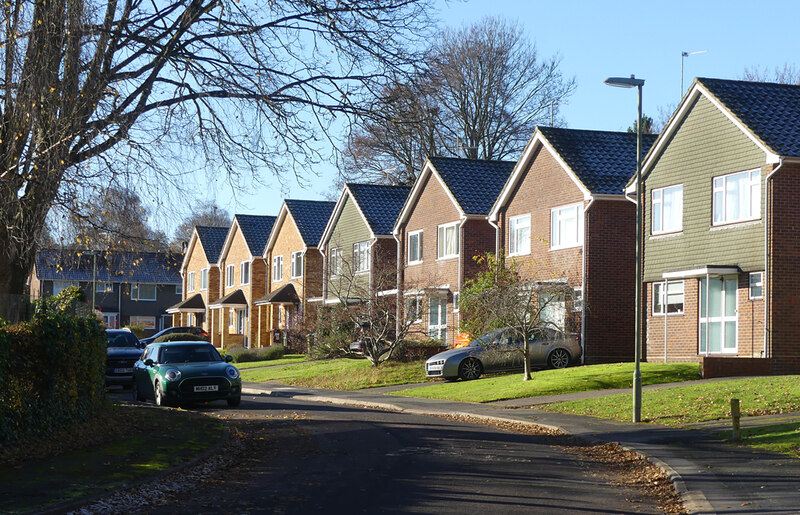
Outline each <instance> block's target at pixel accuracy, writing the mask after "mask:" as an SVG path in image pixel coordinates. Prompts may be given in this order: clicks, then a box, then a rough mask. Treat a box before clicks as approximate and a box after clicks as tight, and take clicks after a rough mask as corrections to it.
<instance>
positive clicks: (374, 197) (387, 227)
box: [347, 183, 411, 236]
mask: <svg viewBox="0 0 800 515" xmlns="http://www.w3.org/2000/svg"><path fill="white" fill-rule="evenodd" d="M347 189H348V190H350V193H351V194H352V195H353V198H354V199H355V200H356V203H357V204H358V207H359V208H361V212H362V213H364V216H365V217H366V218H367V223H368V224H369V226H370V228H371V229H372V232H374V233H375V234H377V235H382V236H386V235H390V234H392V229H393V228H394V223H395V221H396V220H397V216H398V215H399V214H400V210H401V209H403V204H405V202H406V198H407V197H408V194H409V192H410V191H411V188H409V187H408V186H385V185H381V184H355V183H347Z"/></svg>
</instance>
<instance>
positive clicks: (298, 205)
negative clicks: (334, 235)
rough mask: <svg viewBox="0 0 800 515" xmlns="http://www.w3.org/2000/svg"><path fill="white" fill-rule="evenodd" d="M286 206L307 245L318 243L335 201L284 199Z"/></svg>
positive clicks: (313, 245)
mask: <svg viewBox="0 0 800 515" xmlns="http://www.w3.org/2000/svg"><path fill="white" fill-rule="evenodd" d="M285 202H286V207H287V209H289V212H290V213H291V214H292V218H293V219H294V222H295V224H297V230H299V231H300V236H301V237H302V238H303V242H304V243H305V244H306V245H308V246H309V247H316V246H317V245H319V240H320V239H321V238H322V233H323V232H325V226H326V225H327V224H328V220H329V219H330V217H331V213H333V207H334V206H335V205H336V202H328V201H323V200H294V199H286V200H285Z"/></svg>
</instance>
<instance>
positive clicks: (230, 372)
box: [225, 367, 239, 379]
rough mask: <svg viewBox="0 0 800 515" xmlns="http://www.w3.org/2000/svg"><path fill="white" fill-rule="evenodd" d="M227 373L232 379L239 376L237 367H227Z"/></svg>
mask: <svg viewBox="0 0 800 515" xmlns="http://www.w3.org/2000/svg"><path fill="white" fill-rule="evenodd" d="M225 373H226V374H228V377H230V378H231V379H236V378H238V377H239V371H238V370H237V369H236V367H228V368H226V369H225Z"/></svg>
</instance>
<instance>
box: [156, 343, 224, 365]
mask: <svg viewBox="0 0 800 515" xmlns="http://www.w3.org/2000/svg"><path fill="white" fill-rule="evenodd" d="M158 361H159V363H196V362H203V361H222V356H220V355H219V352H217V349H215V348H214V346H213V345H209V344H205V345H176V346H172V347H164V348H162V349H161V356H160V359H159V360H158Z"/></svg>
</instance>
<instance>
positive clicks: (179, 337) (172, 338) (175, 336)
mask: <svg viewBox="0 0 800 515" xmlns="http://www.w3.org/2000/svg"><path fill="white" fill-rule="evenodd" d="M207 341H208V338H207V337H205V336H201V335H199V334H192V333H169V334H162V335H161V336H159V337H158V338H156V339H155V340H153V343H161V342H207Z"/></svg>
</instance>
